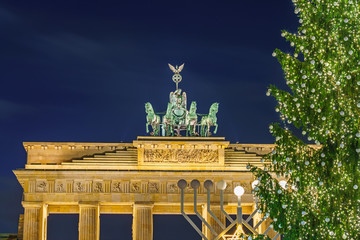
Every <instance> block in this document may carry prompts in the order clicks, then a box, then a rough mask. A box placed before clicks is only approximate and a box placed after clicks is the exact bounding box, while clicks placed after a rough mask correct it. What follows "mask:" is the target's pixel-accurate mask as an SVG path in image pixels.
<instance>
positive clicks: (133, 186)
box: [130, 182, 141, 193]
mask: <svg viewBox="0 0 360 240" xmlns="http://www.w3.org/2000/svg"><path fill="white" fill-rule="evenodd" d="M130 192H131V193H140V192H141V182H131V183H130Z"/></svg>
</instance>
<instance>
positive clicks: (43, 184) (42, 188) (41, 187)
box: [35, 180, 48, 192]
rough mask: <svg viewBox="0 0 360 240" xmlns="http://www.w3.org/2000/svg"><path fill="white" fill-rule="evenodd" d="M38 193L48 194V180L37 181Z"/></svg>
mask: <svg viewBox="0 0 360 240" xmlns="http://www.w3.org/2000/svg"><path fill="white" fill-rule="evenodd" d="M35 189H36V192H47V191H48V182H47V181H46V180H36V188H35Z"/></svg>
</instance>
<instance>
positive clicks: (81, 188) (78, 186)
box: [74, 181, 86, 193]
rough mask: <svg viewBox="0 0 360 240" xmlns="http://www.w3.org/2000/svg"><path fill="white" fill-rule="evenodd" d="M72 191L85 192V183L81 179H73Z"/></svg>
mask: <svg viewBox="0 0 360 240" xmlns="http://www.w3.org/2000/svg"><path fill="white" fill-rule="evenodd" d="M74 192H78V193H81V192H86V183H85V182H81V181H74Z"/></svg>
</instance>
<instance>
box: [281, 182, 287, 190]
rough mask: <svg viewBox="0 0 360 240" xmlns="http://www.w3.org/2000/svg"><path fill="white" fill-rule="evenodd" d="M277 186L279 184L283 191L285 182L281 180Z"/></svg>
mask: <svg viewBox="0 0 360 240" xmlns="http://www.w3.org/2000/svg"><path fill="white" fill-rule="evenodd" d="M279 184H280V186H281V187H282V188H283V189H286V184H287V182H286V181H285V180H281V181H280V182H279Z"/></svg>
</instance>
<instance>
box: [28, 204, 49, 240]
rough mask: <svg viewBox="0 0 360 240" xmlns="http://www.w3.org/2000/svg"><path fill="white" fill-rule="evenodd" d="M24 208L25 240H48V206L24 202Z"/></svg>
mask: <svg viewBox="0 0 360 240" xmlns="http://www.w3.org/2000/svg"><path fill="white" fill-rule="evenodd" d="M22 205H23V207H24V230H23V239H24V240H46V230H47V216H48V213H47V204H44V203H41V202H22Z"/></svg>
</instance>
